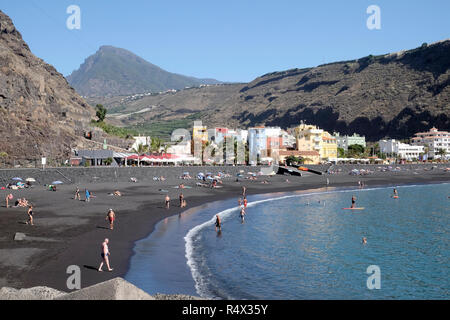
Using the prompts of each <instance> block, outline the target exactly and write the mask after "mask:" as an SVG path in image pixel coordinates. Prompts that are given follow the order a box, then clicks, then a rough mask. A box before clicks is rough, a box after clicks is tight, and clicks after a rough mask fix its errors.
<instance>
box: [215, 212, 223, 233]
mask: <svg viewBox="0 0 450 320" xmlns="http://www.w3.org/2000/svg"><path fill="white" fill-rule="evenodd" d="M217 229H219V231H222V222H221V221H220V217H219V215H218V214H216V232H217Z"/></svg>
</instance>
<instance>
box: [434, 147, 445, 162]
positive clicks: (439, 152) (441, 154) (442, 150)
mask: <svg viewBox="0 0 450 320" xmlns="http://www.w3.org/2000/svg"><path fill="white" fill-rule="evenodd" d="M436 154H437V155H438V156H440V158H441V159H442V158H443V157H444V156H445V155H446V154H447V152H446V151H445V150H444V149H442V148H440V149H438V151H437V153H436Z"/></svg>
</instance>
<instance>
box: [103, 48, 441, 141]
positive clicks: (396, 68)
mask: <svg viewBox="0 0 450 320" xmlns="http://www.w3.org/2000/svg"><path fill="white" fill-rule="evenodd" d="M449 85H450V40H445V41H440V42H438V43H435V44H431V45H427V44H424V45H422V46H421V47H419V48H416V49H413V50H409V51H402V52H398V53H392V54H386V55H380V56H368V57H364V58H361V59H357V60H352V61H344V62H336V63H330V64H326V65H321V66H318V67H314V68H305V69H292V70H287V71H282V72H273V73H270V74H266V75H263V76H261V77H259V78H257V79H255V80H253V81H252V82H250V83H248V84H233V85H221V86H214V87H205V88H195V89H189V90H182V91H179V92H177V93H175V94H163V95H157V96H150V97H144V98H142V99H139V100H133V101H126V99H125V100H122V101H109V103H108V104H109V105H110V106H114V107H116V109H117V110H122V111H120V112H121V113H123V114H127V113H130V111H131V112H134V113H133V114H131V115H130V116H126V117H122V118H120V119H119V120H120V121H121V122H122V123H123V124H124V125H130V124H142V123H143V122H144V123H147V124H150V123H151V122H152V121H160V120H163V119H173V118H176V117H185V116H186V115H189V114H197V115H200V116H201V119H202V120H203V121H204V123H206V124H207V125H209V126H212V125H217V126H225V125H227V126H241V127H247V126H254V125H261V124H263V125H274V126H275V125H276V126H282V127H290V126H294V125H297V124H298V123H299V122H300V121H301V120H305V121H306V122H308V123H312V124H316V125H319V126H320V127H322V128H324V129H326V130H328V131H331V132H332V131H334V130H336V131H339V132H341V133H343V134H345V133H347V134H352V133H354V132H356V133H359V134H363V135H366V137H367V138H368V139H369V140H373V141H374V140H377V139H380V138H383V137H386V136H390V137H393V138H409V137H411V136H412V135H413V134H414V133H416V132H418V131H423V130H427V129H429V128H431V127H432V126H436V127H438V128H439V129H441V130H450V86H449ZM144 108H147V109H145V110H148V111H146V112H143V113H139V114H138V116H137V115H136V112H137V111H139V110H142V109H144ZM200 112H201V113H200ZM114 120H115V121H116V123H117V120H118V119H114Z"/></svg>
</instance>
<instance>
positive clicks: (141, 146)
mask: <svg viewBox="0 0 450 320" xmlns="http://www.w3.org/2000/svg"><path fill="white" fill-rule="evenodd" d="M133 151H134V152H136V153H138V154H141V153H146V152H147V151H148V145H144V144H142V143H140V144H139V145H138V147H137V149H136V148H134V149H133Z"/></svg>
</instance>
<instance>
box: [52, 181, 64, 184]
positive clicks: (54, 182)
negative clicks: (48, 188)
mask: <svg viewBox="0 0 450 320" xmlns="http://www.w3.org/2000/svg"><path fill="white" fill-rule="evenodd" d="M62 183H63V182H62V181H59V180H57V181H53V182H52V184H62Z"/></svg>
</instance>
